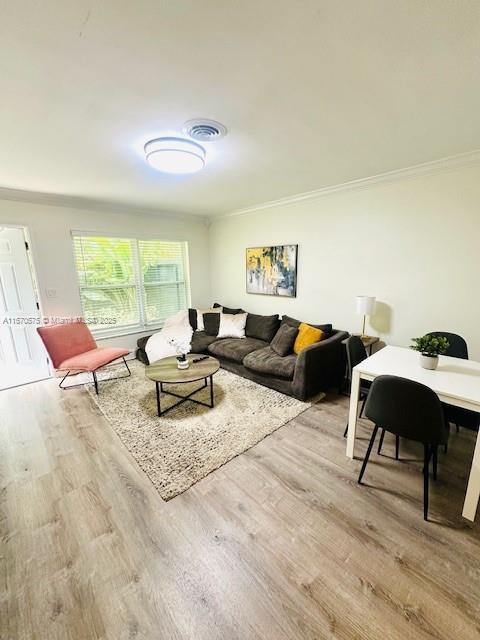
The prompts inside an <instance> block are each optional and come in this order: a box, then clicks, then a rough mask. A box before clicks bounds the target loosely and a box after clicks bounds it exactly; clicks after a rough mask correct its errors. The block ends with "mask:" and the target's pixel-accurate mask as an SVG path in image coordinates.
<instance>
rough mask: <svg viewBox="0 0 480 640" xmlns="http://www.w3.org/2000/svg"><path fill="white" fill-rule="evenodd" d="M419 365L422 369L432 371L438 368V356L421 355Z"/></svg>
mask: <svg viewBox="0 0 480 640" xmlns="http://www.w3.org/2000/svg"><path fill="white" fill-rule="evenodd" d="M420 364H421V366H422V367H423V368H424V369H431V370H432V371H433V370H434V369H436V368H437V367H438V356H428V355H425V354H424V353H421V354H420Z"/></svg>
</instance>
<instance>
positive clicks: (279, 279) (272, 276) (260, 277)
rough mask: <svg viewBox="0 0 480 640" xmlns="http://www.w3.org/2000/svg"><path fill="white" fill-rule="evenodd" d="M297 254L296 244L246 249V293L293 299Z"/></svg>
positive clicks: (295, 284)
mask: <svg viewBox="0 0 480 640" xmlns="http://www.w3.org/2000/svg"><path fill="white" fill-rule="evenodd" d="M297 253H298V245H296V244H281V245H276V246H272V247H250V248H248V249H247V256H246V258H247V263H246V266H247V293H256V294H260V295H267V296H285V297H288V298H295V296H296V295H297Z"/></svg>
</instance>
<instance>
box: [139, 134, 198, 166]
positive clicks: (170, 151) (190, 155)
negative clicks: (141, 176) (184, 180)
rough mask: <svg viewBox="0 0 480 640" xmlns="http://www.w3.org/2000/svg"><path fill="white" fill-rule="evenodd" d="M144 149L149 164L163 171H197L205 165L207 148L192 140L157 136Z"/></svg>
mask: <svg viewBox="0 0 480 640" xmlns="http://www.w3.org/2000/svg"><path fill="white" fill-rule="evenodd" d="M144 150H145V159H146V161H147V162H148V164H149V165H150V166H151V167H153V168H154V169H157V171H162V172H163V173H195V172H196V171H200V169H203V167H204V166H205V157H206V153H205V149H204V148H203V147H202V146H201V145H199V144H198V143H197V142H192V140H184V139H183V138H174V137H165V138H155V139H154V140H150V141H149V142H147V144H146V145H145V147H144Z"/></svg>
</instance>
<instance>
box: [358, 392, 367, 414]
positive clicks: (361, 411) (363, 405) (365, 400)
mask: <svg viewBox="0 0 480 640" xmlns="http://www.w3.org/2000/svg"><path fill="white" fill-rule="evenodd" d="M366 402H367V396H365V398H364V399H363V402H362V408H361V409H360V414H359V416H358V417H359V418H361V417H362V415H363V410H364V409H365V403H366Z"/></svg>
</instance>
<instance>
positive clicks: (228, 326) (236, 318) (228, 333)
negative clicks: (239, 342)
mask: <svg viewBox="0 0 480 640" xmlns="http://www.w3.org/2000/svg"><path fill="white" fill-rule="evenodd" d="M246 323H247V314H246V313H237V314H231V313H221V314H220V328H219V329H218V337H219V338H245V324H246Z"/></svg>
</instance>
